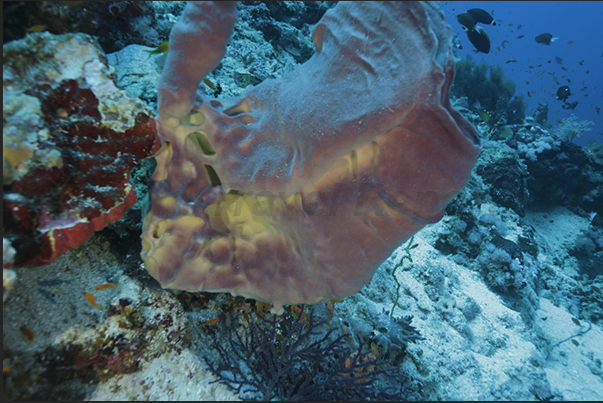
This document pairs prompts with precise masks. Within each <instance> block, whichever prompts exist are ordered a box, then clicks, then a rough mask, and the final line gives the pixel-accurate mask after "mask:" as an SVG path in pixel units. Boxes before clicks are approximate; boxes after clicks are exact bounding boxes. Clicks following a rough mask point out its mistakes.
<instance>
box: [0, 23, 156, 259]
mask: <svg viewBox="0 0 603 403" xmlns="http://www.w3.org/2000/svg"><path fill="white" fill-rule="evenodd" d="M3 56H4V61H3V62H4V76H3V85H4V99H3V105H4V109H3V117H4V124H3V134H4V136H3V168H4V169H3V184H4V197H3V201H4V203H3V217H4V237H5V238H7V239H8V240H10V242H11V244H12V247H13V248H14V249H15V251H16V254H15V257H14V260H13V264H14V265H15V266H20V265H39V264H45V263H49V262H51V261H53V260H54V259H56V258H57V257H58V256H60V255H61V254H63V253H64V252H65V251H66V250H68V249H69V248H74V247H77V246H79V245H80V244H81V243H82V242H84V241H85V240H86V239H87V238H88V237H89V236H90V235H91V234H92V233H93V232H94V231H98V230H100V229H102V228H103V227H105V226H107V225H108V224H109V223H112V222H115V221H117V220H119V219H120V218H122V217H123V215H124V213H125V212H126V211H127V210H128V209H129V208H130V207H132V205H133V204H134V203H135V201H136V194H135V192H134V190H133V186H132V184H131V182H130V172H131V170H132V168H133V167H134V166H135V165H136V164H137V163H138V162H139V161H140V160H141V159H142V158H145V157H149V156H150V155H152V154H153V153H154V152H155V151H157V149H158V146H159V142H158V141H157V137H156V134H155V126H154V120H153V119H152V118H151V117H150V116H151V115H152V112H151V111H150V110H149V109H148V108H147V107H146V106H145V105H144V104H143V103H141V102H140V101H138V100H136V99H134V98H132V97H130V96H128V95H127V94H125V93H124V92H123V91H122V90H120V89H118V88H117V87H115V85H114V83H113V81H112V79H111V76H112V74H113V73H112V70H111V69H110V68H109V66H108V65H107V64H106V59H105V57H104V55H103V53H102V52H101V51H100V50H99V49H98V47H97V46H96V45H95V43H94V40H93V39H92V38H91V37H89V36H86V35H82V34H65V35H62V36H55V35H52V34H49V33H37V34H30V35H28V36H27V37H26V38H25V39H22V40H18V41H13V42H10V43H8V44H5V45H4V46H3Z"/></svg>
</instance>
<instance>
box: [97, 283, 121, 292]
mask: <svg viewBox="0 0 603 403" xmlns="http://www.w3.org/2000/svg"><path fill="white" fill-rule="evenodd" d="M111 287H117V284H113V283H107V284H101V285H97V286H96V287H94V289H95V290H96V291H100V290H106V289H107V288H111Z"/></svg>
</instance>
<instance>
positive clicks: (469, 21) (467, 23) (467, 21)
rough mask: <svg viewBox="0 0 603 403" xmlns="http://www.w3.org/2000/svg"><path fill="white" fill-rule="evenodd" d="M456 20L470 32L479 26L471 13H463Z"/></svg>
mask: <svg viewBox="0 0 603 403" xmlns="http://www.w3.org/2000/svg"><path fill="white" fill-rule="evenodd" d="M456 20H457V21H458V22H459V23H460V24H461V25H462V26H464V27H465V28H467V29H468V30H470V31H471V30H472V29H474V28H475V24H477V21H475V18H473V17H472V16H471V14H469V13H462V14H459V15H457V16H456Z"/></svg>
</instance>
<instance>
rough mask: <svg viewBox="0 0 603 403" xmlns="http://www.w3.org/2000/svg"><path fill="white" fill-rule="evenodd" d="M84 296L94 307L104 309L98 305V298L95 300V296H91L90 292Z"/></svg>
mask: <svg viewBox="0 0 603 403" xmlns="http://www.w3.org/2000/svg"><path fill="white" fill-rule="evenodd" d="M82 294H84V297H86V299H87V300H88V302H90V303H91V304H92V306H93V307H95V308H98V309H102V307H101V306H100V305H99V304H97V302H96V298H94V295H92V294H90V293H89V292H83V293H82Z"/></svg>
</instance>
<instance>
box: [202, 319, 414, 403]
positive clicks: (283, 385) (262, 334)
mask: <svg viewBox="0 0 603 403" xmlns="http://www.w3.org/2000/svg"><path fill="white" fill-rule="evenodd" d="M304 312H305V313H304ZM249 319H250V320H249V323H245V324H244V325H243V326H242V327H241V328H239V329H237V328H236V326H232V325H226V324H224V323H225V321H221V322H220V323H221V329H220V331H219V332H216V333H215V335H214V338H213V340H212V342H211V345H212V348H214V349H215V350H216V351H217V353H218V354H217V357H218V358H217V359H216V360H214V361H212V360H210V359H207V362H208V365H209V367H210V369H211V371H212V372H213V373H214V374H215V375H216V376H217V377H218V378H219V379H218V381H219V382H221V383H223V384H226V385H227V386H229V387H230V388H231V389H233V390H234V391H235V392H236V393H237V394H239V395H240V397H241V398H244V399H254V400H255V399H260V400H271V399H275V398H276V399H278V400H366V399H379V400H384V399H396V400H399V399H409V398H411V397H412V396H409V395H408V394H407V395H403V394H402V393H406V389H405V387H404V386H403V385H400V384H399V382H400V381H401V380H404V379H405V378H404V375H403V374H402V373H401V371H400V370H399V369H398V368H396V367H394V366H393V365H392V364H391V362H390V361H389V360H384V359H382V358H381V357H379V355H378V353H377V351H376V347H375V346H374V345H373V346H372V347H371V345H370V341H369V340H365V341H363V342H362V343H359V344H355V343H350V341H349V340H348V339H347V338H346V336H347V335H339V336H335V334H334V333H335V329H334V328H330V329H326V326H325V324H326V321H321V320H318V319H317V318H316V315H315V313H314V309H312V308H303V309H302V311H301V312H298V313H292V312H289V311H288V312H286V313H285V314H283V315H281V316H276V315H266V316H261V315H255V314H254V315H252V316H250V317H249ZM386 375H387V376H386ZM387 379H390V380H395V381H394V384H391V385H390V382H388V381H387ZM395 383H398V384H397V385H396V384H395Z"/></svg>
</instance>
